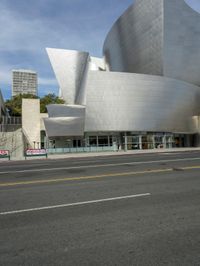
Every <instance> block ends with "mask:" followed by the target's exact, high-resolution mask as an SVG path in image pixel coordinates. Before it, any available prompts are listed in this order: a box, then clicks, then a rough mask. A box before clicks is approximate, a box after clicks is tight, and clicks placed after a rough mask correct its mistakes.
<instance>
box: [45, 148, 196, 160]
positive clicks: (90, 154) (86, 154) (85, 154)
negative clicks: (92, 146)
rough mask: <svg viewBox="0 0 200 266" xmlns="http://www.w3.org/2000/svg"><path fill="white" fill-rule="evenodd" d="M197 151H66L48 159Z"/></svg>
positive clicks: (49, 156) (52, 155)
mask: <svg viewBox="0 0 200 266" xmlns="http://www.w3.org/2000/svg"><path fill="white" fill-rule="evenodd" d="M189 151H191V152H195V151H200V147H198V148H171V149H151V150H129V151H123V150H121V151H113V152H82V153H65V154H49V155H48V159H62V158H86V157H100V156H122V155H128V154H132V155H134V154H135V155H138V154H151V153H173V152H175V153H176V152H189Z"/></svg>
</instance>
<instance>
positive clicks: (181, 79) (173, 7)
mask: <svg viewBox="0 0 200 266" xmlns="http://www.w3.org/2000/svg"><path fill="white" fill-rule="evenodd" d="M199 43H200V15H199V14H198V13H196V12H195V11H194V10H192V9H191V8H190V7H189V6H188V5H187V4H186V3H185V1H184V0H135V1H134V4H133V5H131V6H130V7H129V8H128V9H127V10H126V11H125V12H124V14H122V16H121V17H120V18H119V19H118V20H117V21H116V22H115V23H114V25H113V27H112V28H111V30H110V32H109V33H108V35H107V37H106V40H105V43H104V47H103V53H104V58H103V59H100V58H93V57H90V55H89V54H88V53H87V52H78V51H70V50H61V49H49V48H48V49H47V52H48V55H49V58H50V61H51V64H52V67H53V69H54V72H55V75H56V77H57V80H58V83H59V86H60V90H61V92H62V97H63V98H64V99H65V101H66V103H67V105H63V106H61V105H55V106H49V107H48V112H49V118H48V119H45V121H44V122H45V127H46V131H47V135H48V136H49V137H50V138H52V137H54V138H56V137H58V136H59V137H60V136H63V137H64V136H65V137H70V138H72V139H73V137H76V138H77V137H78V136H79V137H80V138H82V139H83V138H85V139H84V141H85V144H86V145H98V144H100V145H113V143H118V144H122V145H125V146H126V147H132V148H152V147H154V148H155V147H158V146H162V145H164V146H165V147H171V146H173V145H172V143H175V142H176V140H177V139H179V140H180V139H181V141H182V144H183V142H184V144H183V145H193V144H194V139H195V138H194V135H195V134H197V133H198V130H199V129H198V126H197V120H196V119H197V118H198V116H199V114H200V105H199V102H200V87H199V85H200V75H199V73H200V46H199ZM68 104H69V105H68ZM95 136H96V139H95ZM129 144H131V145H129ZM175 144H176V143H175Z"/></svg>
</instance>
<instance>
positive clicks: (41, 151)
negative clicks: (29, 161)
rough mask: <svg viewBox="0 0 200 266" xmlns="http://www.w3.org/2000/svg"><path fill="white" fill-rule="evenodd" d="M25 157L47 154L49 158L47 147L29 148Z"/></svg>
mask: <svg viewBox="0 0 200 266" xmlns="http://www.w3.org/2000/svg"><path fill="white" fill-rule="evenodd" d="M24 156H25V159H26V157H32V156H45V157H46V158H47V150H46V149H27V150H26V151H25V153H24Z"/></svg>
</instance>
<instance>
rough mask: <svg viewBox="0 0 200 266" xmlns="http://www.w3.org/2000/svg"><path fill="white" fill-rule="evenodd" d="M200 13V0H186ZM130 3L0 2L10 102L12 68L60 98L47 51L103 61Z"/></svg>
mask: <svg viewBox="0 0 200 266" xmlns="http://www.w3.org/2000/svg"><path fill="white" fill-rule="evenodd" d="M185 1H186V2H187V3H188V4H189V5H190V6H191V7H192V8H194V9H195V10H197V11H199V12H200V0H185ZM133 2H134V0H34V1H32V0H0V12H1V13H0V88H1V91H2V93H3V96H4V99H8V98H10V97H11V83H12V81H11V80H12V69H31V70H34V71H36V72H37V73H38V83H39V84H38V93H39V96H43V95H45V94H48V93H55V94H58V84H57V81H56V79H55V76H54V73H53V70H52V68H51V64H50V62H49V59H48V56H47V53H46V50H45V48H46V47H50V48H61V49H72V50H81V51H87V52H89V53H90V54H91V55H92V56H97V57H102V47H103V42H104V40H105V37H106V35H107V33H108V31H109V30H110V28H111V27H112V25H113V23H114V22H115V21H116V19H117V18H118V17H119V16H120V15H121V14H122V13H123V12H124V11H125V10H126V9H127V8H128V7H129V6H130V5H131V4H132V3H133Z"/></svg>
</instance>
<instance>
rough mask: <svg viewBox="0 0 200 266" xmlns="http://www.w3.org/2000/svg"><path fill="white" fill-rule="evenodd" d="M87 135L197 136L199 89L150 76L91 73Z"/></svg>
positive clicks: (88, 80)
mask: <svg viewBox="0 0 200 266" xmlns="http://www.w3.org/2000/svg"><path fill="white" fill-rule="evenodd" d="M86 86H87V97H86V98H87V105H86V122H85V131H86V132H92V131H94V132H98V131H121V132H123V131H153V132H185V133H186V132H187V133H194V132H195V131H196V128H195V127H194V124H193V119H192V117H193V116H194V115H198V114H199V111H200V110H199V107H200V106H199V99H200V88H199V87H197V86H194V85H192V84H188V83H186V82H182V81H178V80H175V79H170V78H165V77H164V78H163V77H158V76H151V75H142V74H132V73H116V72H90V73H89V75H88V79H87V84H86Z"/></svg>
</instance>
